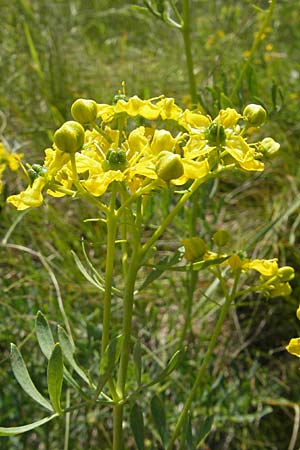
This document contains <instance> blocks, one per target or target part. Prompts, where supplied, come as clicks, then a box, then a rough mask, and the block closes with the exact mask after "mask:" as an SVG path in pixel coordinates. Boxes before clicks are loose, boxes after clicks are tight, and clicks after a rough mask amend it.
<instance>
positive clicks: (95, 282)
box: [71, 251, 104, 292]
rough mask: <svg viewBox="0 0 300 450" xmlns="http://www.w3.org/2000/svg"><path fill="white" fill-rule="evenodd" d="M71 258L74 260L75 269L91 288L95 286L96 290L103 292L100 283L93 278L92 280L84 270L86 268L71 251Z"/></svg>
mask: <svg viewBox="0 0 300 450" xmlns="http://www.w3.org/2000/svg"><path fill="white" fill-rule="evenodd" d="M71 253H72V256H73V258H74V261H75V264H76V266H77V268H78V269H79V271H80V272H81V274H82V275H83V276H84V278H85V279H86V280H87V281H89V282H90V283H91V284H92V285H93V286H95V287H96V288H98V289H100V291H102V292H103V291H104V287H103V286H102V285H101V284H100V282H99V281H98V280H95V278H93V277H92V276H91V275H90V274H89V273H88V271H87V270H86V268H85V267H84V265H83V264H82V262H81V261H80V259H79V258H78V256H77V255H76V253H75V252H73V251H71Z"/></svg>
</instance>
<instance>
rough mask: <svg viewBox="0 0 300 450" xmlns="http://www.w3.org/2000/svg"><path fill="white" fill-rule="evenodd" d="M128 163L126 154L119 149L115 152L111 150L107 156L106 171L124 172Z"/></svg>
mask: <svg viewBox="0 0 300 450" xmlns="http://www.w3.org/2000/svg"><path fill="white" fill-rule="evenodd" d="M127 165H128V163H127V158H126V152H125V151H124V150H121V149H118V150H113V149H112V148H110V149H109V150H108V152H107V154H106V161H105V162H104V166H105V167H104V169H105V170H121V171H122V170H124V169H126V167H127Z"/></svg>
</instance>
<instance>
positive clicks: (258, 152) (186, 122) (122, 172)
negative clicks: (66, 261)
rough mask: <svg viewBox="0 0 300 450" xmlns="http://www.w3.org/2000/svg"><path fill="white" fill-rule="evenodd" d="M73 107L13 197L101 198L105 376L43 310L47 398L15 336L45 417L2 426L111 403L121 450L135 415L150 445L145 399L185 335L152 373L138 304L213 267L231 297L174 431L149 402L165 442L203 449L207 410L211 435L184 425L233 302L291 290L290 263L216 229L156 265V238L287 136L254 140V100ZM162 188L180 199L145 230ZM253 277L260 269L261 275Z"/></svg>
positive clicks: (24, 377) (173, 361) (258, 166)
mask: <svg viewBox="0 0 300 450" xmlns="http://www.w3.org/2000/svg"><path fill="white" fill-rule="evenodd" d="M71 113H72V116H73V119H74V120H72V121H68V122H66V123H64V124H63V125H62V126H61V127H60V128H59V129H58V130H57V131H56V132H55V134H54V142H53V146H52V147H51V148H47V149H46V150H45V161H44V163H43V165H39V164H32V165H27V169H26V170H27V176H28V182H29V184H28V187H27V188H26V189H25V190H24V191H23V192H21V193H19V194H17V195H12V196H10V197H9V198H8V202H9V203H11V204H12V205H14V206H15V207H16V208H17V209H18V210H25V209H27V208H36V207H39V206H41V205H42V204H43V201H44V196H45V195H50V196H53V197H65V196H69V197H71V198H73V199H74V198H76V199H81V201H83V202H88V203H91V204H92V205H94V206H95V207H96V209H97V211H98V219H99V220H100V221H102V222H105V224H106V228H107V236H106V265H105V273H99V272H97V273H96V269H95V267H93V271H94V273H96V282H97V286H98V288H99V291H100V293H101V295H100V298H99V304H100V305H101V311H102V314H101V320H102V337H101V359H100V361H99V362H98V367H99V370H98V375H97V376H95V377H94V376H92V375H91V373H92V372H91V371H89V367H85V368H84V367H81V366H80V365H78V363H77V362H76V358H75V354H76V346H75V344H74V341H73V337H72V334H71V327H69V328H66V330H65V329H64V328H62V327H61V326H58V330H57V338H56V337H54V336H53V334H52V331H51V329H50V326H49V324H48V321H47V319H46V318H45V316H44V315H43V314H42V312H39V313H38V315H37V317H36V335H37V340H38V343H39V346H40V348H41V350H42V352H43V353H44V355H45V356H46V358H47V359H48V369H47V383H48V394H49V398H48V399H46V398H45V397H44V395H42V394H41V393H40V392H39V391H38V390H37V388H36V387H35V385H34V384H33V382H32V380H31V378H30V375H29V373H28V370H27V368H26V365H25V363H24V360H23V358H22V356H21V353H20V351H19V349H18V347H17V346H16V345H14V344H12V347H11V364H12V369H13V372H14V375H15V377H16V379H17V381H18V382H19V384H20V385H21V387H22V388H23V389H24V391H25V392H26V393H27V394H28V395H29V396H30V397H31V398H32V399H34V400H35V401H36V402H37V403H39V404H40V405H41V406H42V407H44V408H45V409H46V410H47V411H48V413H49V415H47V416H46V417H44V418H42V419H40V420H38V421H36V422H33V423H31V424H28V425H24V426H17V427H12V428H3V427H2V428H0V434H1V435H2V436H11V435H15V434H19V433H23V432H25V431H29V430H32V429H34V428H36V427H38V426H40V425H42V424H44V423H46V422H48V421H50V420H54V419H55V418H56V417H58V416H60V415H63V414H65V415H66V416H67V415H68V414H70V413H71V411H75V410H77V409H80V408H85V407H86V406H89V407H92V406H94V408H95V409H98V408H101V407H103V405H105V406H106V408H107V407H111V409H112V426H111V427H110V425H109V424H108V427H109V430H108V432H110V431H111V432H112V435H113V436H112V442H113V444H112V446H113V450H121V449H124V448H125V449H126V448H128V446H129V445H130V444H129V442H132V438H131V437H130V436H128V434H129V433H128V432H126V433H124V424H127V423H128V422H129V423H130V424H131V430H132V435H133V437H134V440H135V443H136V446H137V448H138V449H139V450H141V449H144V448H145V445H146V444H145V435H144V418H143V417H144V413H145V410H146V405H145V404H146V403H147V402H146V399H147V398H149V396H150V393H151V389H152V388H153V386H155V385H157V384H161V386H160V390H162V389H163V387H162V386H163V385H165V384H162V382H165V381H166V380H169V378H170V375H171V373H172V372H173V371H174V370H176V367H177V366H178V364H179V363H180V361H181V358H182V357H183V356H184V353H185V342H184V339H183V340H181V341H180V344H179V347H178V348H177V350H176V352H175V353H174V354H173V355H170V358H169V363H168V364H167V365H166V367H165V369H164V370H162V371H161V373H160V374H159V375H157V376H155V377H152V375H151V371H150V370H149V372H148V374H146V373H145V371H144V370H145V369H143V364H142V358H143V354H142V350H141V343H140V341H139V339H138V337H137V333H135V335H133V327H132V322H133V317H134V312H135V301H136V299H138V298H139V297H140V296H141V295H144V292H145V291H146V290H147V289H148V288H149V285H150V284H151V282H152V281H154V280H155V279H157V278H159V276H160V275H161V274H162V273H163V272H164V271H165V270H167V269H172V270H178V271H186V272H190V273H194V272H199V271H203V270H206V271H209V272H210V273H211V274H213V275H214V276H215V277H216V279H217V280H218V282H219V284H220V287H221V290H222V294H223V302H221V304H220V307H219V315H218V318H217V320H216V322H215V324H214V329H213V330H212V333H211V336H210V340H209V344H208V346H207V349H206V353H205V356H204V357H203V358H202V359H201V360H200V361H197V364H196V365H195V366H194V367H195V369H194V370H195V374H194V376H193V379H194V384H193V386H191V387H190V389H188V391H187V393H186V400H185V403H184V405H183V407H182V409H181V412H180V414H179V416H178V418H177V421H176V424H175V426H174V427H171V428H172V429H171V430H167V424H166V421H165V416H164V413H163V405H162V402H161V400H160V398H159V396H157V395H156V394H155V395H154V396H153V398H152V400H151V411H152V415H153V418H154V424H155V426H156V427H157V436H160V441H161V445H162V448H165V449H167V450H171V449H174V448H177V447H176V445H177V444H176V442H177V440H178V439H179V438H180V441H181V443H182V442H183V445H184V442H185V439H189V442H190V440H191V439H193V441H194V445H198V444H199V445H200V443H201V442H202V441H203V439H204V438H205V435H206V434H207V433H208V432H209V429H210V427H211V426H212V420H211V418H208V420H207V422H206V426H205V427H204V428H203V430H204V431H203V430H202V432H200V433H198V435H195V436H192V437H191V436H190V435H189V436H187V437H186V433H187V431H186V430H187V429H188V427H186V426H185V424H186V423H187V420H189V412H190V409H191V406H192V402H193V400H194V399H195V397H196V394H197V391H198V388H199V387H200V386H201V385H202V382H203V378H204V376H205V374H206V370H207V366H208V364H209V363H210V362H211V357H212V353H213V350H214V349H215V346H216V343H217V339H218V336H219V334H220V332H221V329H222V325H223V323H224V321H225V319H226V317H227V315H228V312H229V310H230V308H231V306H232V305H233V302H234V301H235V300H236V299H237V298H238V297H239V296H241V295H244V294H245V293H248V292H254V291H259V292H262V293H263V294H265V295H266V296H269V297H274V296H279V295H280V296H282V295H283V296H285V295H289V294H290V291H291V288H290V285H289V281H290V280H291V279H292V278H293V276H294V271H293V269H292V268H291V267H281V268H279V267H278V264H277V260H276V259H271V260H260V259H251V258H248V257H246V256H245V253H244V252H242V253H240V254H237V253H234V252H224V251H223V247H224V244H226V243H227V242H228V233H227V232H226V231H224V230H219V231H217V232H216V233H215V235H214V236H213V242H214V247H212V248H210V246H209V244H208V243H207V242H204V240H202V239H201V237H200V236H197V235H195V236H190V237H188V238H187V239H184V240H183V242H181V243H179V244H178V249H177V250H176V251H175V252H174V254H173V256H172V257H169V258H167V260H164V263H163V264H160V265H157V266H156V265H153V264H152V265H151V261H153V258H154V256H155V254H156V253H157V248H156V244H157V242H158V240H159V239H160V238H161V237H162V235H164V234H165V232H166V230H167V228H168V227H169V226H170V225H171V224H172V222H173V220H174V218H175V217H176V216H177V215H178V213H179V211H180V210H181V209H182V208H183V207H184V206H185V205H188V203H189V200H190V198H191V197H192V196H193V194H195V193H196V192H197V191H198V190H201V188H202V186H203V185H204V184H205V183H206V182H208V181H209V180H212V179H216V178H217V177H220V176H221V175H222V174H224V173H226V172H229V171H231V172H232V171H233V172H236V171H238V172H247V173H253V172H254V173H255V172H257V171H263V170H264V160H265V159H267V158H268V157H269V156H270V155H273V154H274V153H275V152H277V151H278V149H279V144H278V143H276V142H275V141H274V140H273V139H272V138H271V137H265V138H264V139H262V140H261V141H259V142H253V143H249V142H248V140H247V137H246V136H247V133H248V131H249V130H251V133H252V131H253V129H255V128H258V127H260V126H261V125H262V124H263V123H264V122H265V120H266V112H265V110H264V109H263V108H262V107H261V106H259V105H253V104H250V105H248V106H247V107H246V108H245V109H244V111H243V113H242V114H240V113H238V112H237V111H236V110H235V109H232V108H227V109H222V110H220V111H219V114H218V115H217V117H215V118H211V117H209V116H207V115H204V114H202V113H201V112H200V111H199V110H197V109H194V110H189V109H182V108H181V107H179V106H178V105H177V104H176V103H175V101H174V99H173V98H166V97H165V96H160V97H157V98H152V99H150V100H142V99H140V98H139V97H137V96H133V97H130V98H127V97H126V96H125V94H124V93H123V94H119V95H117V96H116V97H115V98H114V100H113V102H112V104H98V103H96V102H95V101H94V100H85V99H78V100H76V101H75V102H74V104H73V105H72V109H71ZM165 190H167V191H168V192H169V195H172V202H171V205H172V206H171V207H170V210H169V212H168V213H166V215H165V217H163V219H162V220H161V223H160V224H159V226H157V227H156V228H155V227H154V229H153V228H152V231H150V234H149V230H151V228H150V227H149V226H148V227H147V230H146V229H145V216H146V212H147V205H148V203H149V201H150V199H151V197H153V199H154V201H155V199H156V201H157V198H158V197H157V196H158V194H157V193H159V192H162V191H165ZM147 220H149V218H148V219H147ZM148 225H149V224H148ZM182 243H183V245H182ZM118 245H120V249H119V248H117V246H118ZM120 253H121V258H120V257H119V255H120ZM79 266H80V265H79ZM149 267H150V271H149ZM81 269H82V264H81ZM82 271H83V272H84V269H82ZM120 274H122V277H120ZM250 274H251V276H250ZM253 274H256V275H257V276H256V277H253ZM246 280H247V281H246ZM249 280H250V281H249ZM116 282H117V285H116ZM94 283H95V279H94ZM116 303H118V304H119V305H121V308H122V318H123V319H122V320H123V323H122V327H121V328H120V329H119V332H118V333H117V334H116V333H115V332H114V335H112V334H113V333H112V329H114V330H116V326H115V323H116V321H115V320H114V319H115V318H114V316H113V314H112V306H113V305H115V304H116ZM113 324H114V327H112V325H113ZM149 332H150V333H151V330H149ZM99 346H100V342H99ZM92 363H93V365H94V364H95V362H94V361H93V362H92V361H91V365H92ZM129 365H130V366H131V367H135V370H134V371H130V373H131V374H132V373H135V380H134V381H133V380H132V375H130V377H131V379H130V383H129V382H128V381H129V375H128V374H129V371H128V368H129ZM148 369H149V367H148ZM148 369H147V370H148ZM146 375H147V376H146ZM149 379H150V381H149ZM63 380H64V381H65V383H66V384H67V385H69V386H70V389H71V400H70V402H69V401H67V402H66V399H65V397H64V395H63V392H62V387H63ZM145 380H147V381H146V382H145ZM141 405H143V406H141ZM177 407H178V405H177ZM172 409H173V410H176V409H177V408H176V405H172ZM153 440H154V437H153Z"/></svg>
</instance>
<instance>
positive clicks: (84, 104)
mask: <svg viewBox="0 0 300 450" xmlns="http://www.w3.org/2000/svg"><path fill="white" fill-rule="evenodd" d="M71 114H72V117H73V119H74V120H76V121H77V122H79V123H82V124H86V123H92V122H94V121H95V120H96V118H97V103H96V102H95V101H94V100H85V99H84V98H79V99H78V100H75V102H74V103H73V105H72V106H71Z"/></svg>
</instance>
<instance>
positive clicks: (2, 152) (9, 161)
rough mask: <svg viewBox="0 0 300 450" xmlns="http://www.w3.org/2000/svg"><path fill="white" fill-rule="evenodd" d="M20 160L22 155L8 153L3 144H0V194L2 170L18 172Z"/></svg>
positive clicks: (0, 189)
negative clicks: (7, 169)
mask: <svg viewBox="0 0 300 450" xmlns="http://www.w3.org/2000/svg"><path fill="white" fill-rule="evenodd" d="M22 158H23V154H22V153H9V152H8V150H7V149H6V148H5V146H4V144H3V143H2V142H0V193H1V192H2V188H3V184H2V180H1V177H2V174H3V172H4V170H5V169H6V168H7V167H8V168H9V169H10V170H12V171H16V170H18V168H19V167H20V162H21V159H22Z"/></svg>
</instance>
